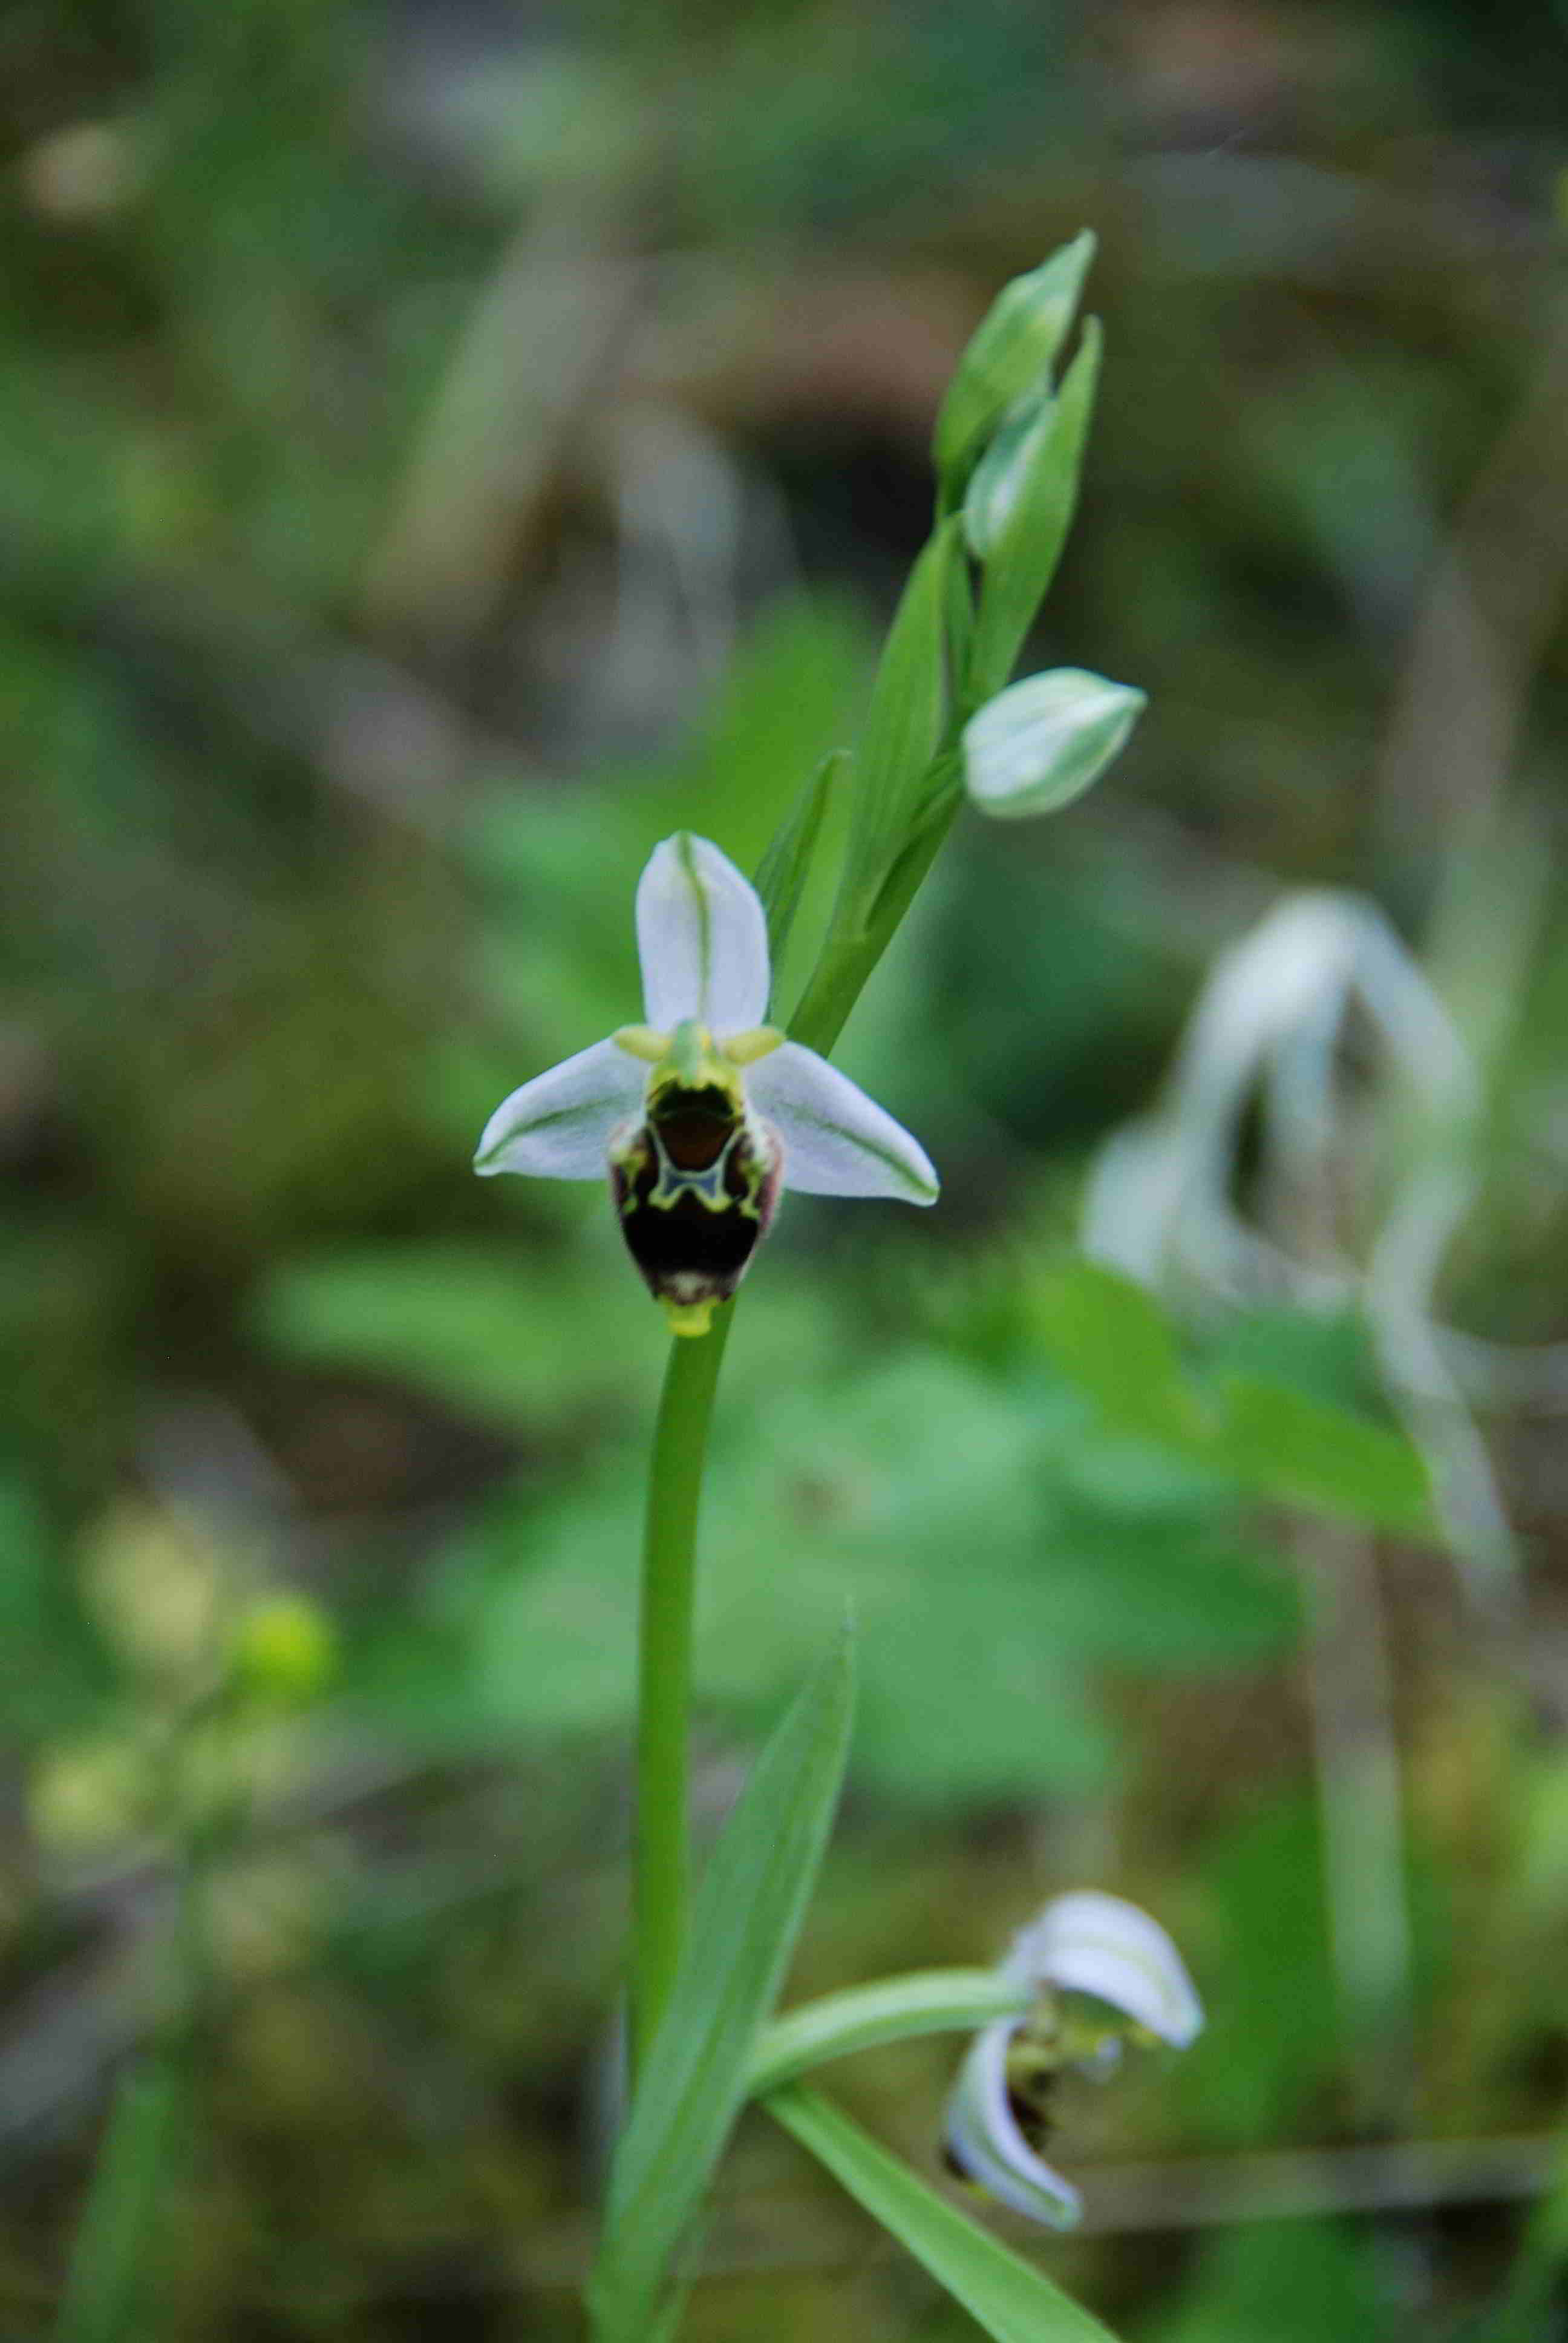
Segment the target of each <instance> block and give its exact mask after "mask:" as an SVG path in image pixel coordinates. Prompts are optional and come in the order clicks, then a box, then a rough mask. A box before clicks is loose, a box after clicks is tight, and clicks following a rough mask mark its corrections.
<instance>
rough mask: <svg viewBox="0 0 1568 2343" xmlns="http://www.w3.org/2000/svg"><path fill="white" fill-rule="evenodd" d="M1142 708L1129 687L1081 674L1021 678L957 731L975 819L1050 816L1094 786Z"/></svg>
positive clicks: (1062, 671) (1059, 671) (1069, 671)
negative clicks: (978, 814) (960, 734)
mask: <svg viewBox="0 0 1568 2343" xmlns="http://www.w3.org/2000/svg"><path fill="white" fill-rule="evenodd" d="M1147 706H1148V701H1147V699H1145V697H1144V695H1143V693H1142V692H1141V691H1138V690H1136V689H1134V688H1133V686H1132V685H1131V684H1127V683H1108V682H1107V681H1106V679H1105V678H1104V677H1103V676H1100V675H1091V674H1089V673H1088V672H1087V670H1086V669H1083V668H1076V667H1060V668H1053V669H1051V670H1050V673H1049V674H1047V675H1030V676H1026V677H1025V678H1024V679H1023V681H1022V682H1021V683H1013V684H1010V685H1009V686H1008V688H1007V689H1006V690H1005V691H1003V692H999V693H998V695H997V697H996V699H992V700H989V701H988V702H987V704H986V706H985V707H984V708H982V709H980V713H979V715H978V716H972V717H971V718H970V721H969V722H968V724H967V725H966V726H965V727H964V779H965V784H966V786H967V788H968V789H969V793H970V799H971V800H972V801H973V803H974V804H975V805H977V806H978V807H979V808H980V811H981V812H982V813H988V814H990V815H991V816H992V817H993V818H994V819H995V820H1001V821H1012V820H1024V819H1027V818H1028V817H1029V816H1030V815H1032V814H1037V813H1056V812H1058V811H1060V809H1061V808H1062V807H1063V806H1068V805H1070V804H1071V803H1072V801H1073V799H1075V798H1081V796H1082V795H1083V793H1084V791H1085V790H1086V789H1089V788H1091V786H1092V784H1093V783H1094V782H1095V781H1097V780H1098V779H1100V776H1101V773H1102V772H1104V770H1105V769H1106V767H1107V766H1108V765H1109V764H1110V763H1111V760H1112V759H1114V758H1115V757H1117V756H1119V755H1120V754H1121V749H1123V747H1124V746H1125V745H1126V741H1127V737H1128V735H1129V733H1130V732H1131V729H1132V727H1133V726H1134V724H1136V723H1137V721H1138V719H1139V717H1140V716H1141V714H1142V713H1143V710H1144V709H1145V708H1146V707H1147Z"/></svg>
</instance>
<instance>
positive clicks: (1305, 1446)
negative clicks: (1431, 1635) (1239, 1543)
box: [1217, 1375, 1432, 1532]
mask: <svg viewBox="0 0 1568 2343" xmlns="http://www.w3.org/2000/svg"><path fill="white" fill-rule="evenodd" d="M1220 1395H1221V1402H1222V1404H1223V1409H1224V1413H1223V1418H1222V1422H1221V1429H1220V1434H1219V1439H1218V1443H1217V1455H1218V1457H1219V1458H1220V1460H1221V1461H1222V1462H1223V1463H1226V1464H1228V1465H1229V1466H1230V1468H1231V1471H1232V1472H1233V1473H1235V1475H1236V1477H1237V1478H1238V1480H1241V1481H1242V1482H1244V1483H1246V1484H1247V1486H1248V1487H1250V1488H1252V1489H1255V1490H1257V1491H1258V1492H1259V1493H1261V1494H1262V1495H1264V1496H1268V1497H1274V1498H1278V1499H1280V1500H1282V1502H1283V1503H1287V1504H1294V1505H1308V1506H1321V1507H1322V1510H1323V1511H1324V1512H1326V1513H1340V1514H1343V1515H1345V1516H1347V1517H1348V1518H1349V1519H1350V1520H1352V1521H1356V1522H1368V1523H1372V1524H1373V1525H1374V1526H1375V1527H1377V1528H1380V1529H1390V1530H1407V1531H1413V1532H1420V1531H1422V1530H1430V1528H1431V1526H1432V1518H1431V1504H1430V1498H1431V1490H1430V1486H1429V1483H1428V1481H1427V1475H1426V1467H1425V1465H1424V1464H1423V1463H1422V1460H1421V1457H1420V1456H1419V1454H1418V1453H1417V1452H1416V1451H1415V1449H1414V1448H1412V1446H1411V1444H1410V1443H1409V1441H1407V1440H1406V1439H1404V1438H1403V1436H1402V1434H1401V1433H1397V1432H1392V1431H1390V1430H1388V1429H1387V1428H1386V1426H1384V1425H1382V1424H1381V1423H1368V1422H1367V1421H1366V1419H1365V1418H1364V1417H1362V1416H1357V1415H1348V1414H1347V1413H1345V1411H1344V1410H1343V1409H1342V1408H1337V1407H1330V1406H1329V1405H1327V1404H1326V1403H1324V1402H1323V1401H1322V1400H1317V1399H1309V1398H1308V1397H1307V1395H1306V1393H1304V1392H1299V1391H1295V1390H1293V1389H1292V1387H1291V1386H1290V1385H1289V1384H1288V1383H1271V1382H1268V1381H1265V1380H1264V1378H1263V1377H1261V1376H1256V1375H1232V1376H1229V1377H1227V1378H1226V1379H1225V1380H1224V1382H1222V1383H1221V1386H1220Z"/></svg>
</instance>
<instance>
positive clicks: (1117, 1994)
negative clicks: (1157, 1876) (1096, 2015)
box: [1002, 1888, 1203, 2050]
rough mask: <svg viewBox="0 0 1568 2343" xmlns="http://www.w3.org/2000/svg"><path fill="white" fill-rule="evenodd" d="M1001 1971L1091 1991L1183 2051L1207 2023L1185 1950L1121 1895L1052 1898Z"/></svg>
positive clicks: (1084, 1892) (1088, 1891) (1085, 1892)
mask: <svg viewBox="0 0 1568 2343" xmlns="http://www.w3.org/2000/svg"><path fill="white" fill-rule="evenodd" d="M1002 1969H1003V1973H1004V1975H1006V1976H1009V1977H1014V1978H1017V1979H1018V1980H1019V1981H1020V1983H1032V1984H1034V1985H1035V1986H1056V1987H1057V1988H1058V1989H1059V1990H1060V1991H1066V1992H1070V1993H1088V1994H1092V1995H1093V1996H1094V1997H1095V1999H1096V2000H1097V2001H1103V2002H1106V2003H1108V2004H1109V2005H1110V2006H1111V2008H1112V2009H1118V2010H1120V2011H1121V2014H1122V2016H1124V2017H1130V2018H1131V2020H1132V2021H1133V2023H1134V2025H1136V2026H1144V2027H1146V2028H1147V2030H1148V2031H1149V2032H1150V2033H1151V2034H1156V2035H1158V2036H1159V2037H1160V2039H1161V2041H1162V2042H1169V2043H1170V2044H1171V2046H1173V2047H1174V2048H1175V2049H1178V2050H1184V2049H1185V2048H1186V2047H1187V2045H1188V2044H1189V2043H1190V2042H1191V2041H1192V2040H1193V2038H1194V2037H1195V2036H1197V2035H1198V2034H1199V2033H1200V2032H1201V2028H1202V2025H1203V2010H1202V2005H1201V2003H1200V2001H1199V1999H1198V1996H1197V1994H1196V1993H1195V1992H1194V1991H1193V1988H1192V1980H1191V1977H1190V1976H1188V1974H1187V1971H1186V1968H1185V1967H1184V1966H1183V1965H1182V1960H1181V1954H1180V1953H1179V1952H1178V1951H1177V1950H1176V1947H1175V1946H1174V1945H1173V1944H1172V1943H1171V1939H1170V1937H1169V1936H1167V1935H1166V1933H1165V1931H1164V1929H1163V1928H1162V1927H1161V1926H1160V1923H1159V1922H1158V1920H1151V1918H1150V1916H1149V1915H1148V1913H1147V1912H1141V1911H1140V1910H1139V1908H1138V1906H1137V1905H1136V1904H1129V1903H1128V1902H1127V1901H1126V1900H1125V1898H1124V1897H1122V1896H1102V1895H1101V1894H1100V1893H1099V1892H1098V1890H1096V1889H1094V1888H1082V1889H1080V1890H1079V1891H1078V1892H1077V1893H1075V1894H1073V1895H1070V1896H1054V1897H1053V1898H1052V1899H1051V1901H1050V1903H1049V1904H1048V1905H1047V1906H1046V1907H1045V1909H1044V1911H1043V1912H1042V1913H1041V1914H1040V1917H1039V1919H1038V1920H1036V1921H1035V1922H1034V1924H1033V1926H1030V1927H1028V1928H1023V1929H1020V1932H1019V1934H1018V1935H1017V1936H1015V1937H1014V1938H1013V1940H1012V1944H1011V1946H1010V1949H1009V1952H1008V1956H1007V1958H1006V1960H1005V1961H1004V1962H1003V1963H1002Z"/></svg>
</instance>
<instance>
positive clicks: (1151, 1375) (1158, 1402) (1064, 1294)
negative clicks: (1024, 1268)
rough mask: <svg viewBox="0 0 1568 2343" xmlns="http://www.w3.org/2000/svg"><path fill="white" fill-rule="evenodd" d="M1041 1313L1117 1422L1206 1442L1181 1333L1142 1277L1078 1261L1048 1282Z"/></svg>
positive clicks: (1074, 1372) (1068, 1366) (1066, 1362)
mask: <svg viewBox="0 0 1568 2343" xmlns="http://www.w3.org/2000/svg"><path fill="white" fill-rule="evenodd" d="M1034 1315H1035V1322H1036V1324H1037V1325H1038V1327H1039V1329H1040V1334H1041V1336H1042V1338H1043V1341H1044V1344H1045V1347H1046V1349H1047V1350H1048V1351H1049V1352H1050V1355H1051V1357H1052V1358H1053V1359H1054V1360H1055V1362H1056V1363H1057V1365H1058V1366H1060V1368H1061V1370H1062V1372H1063V1373H1065V1374H1067V1375H1069V1376H1070V1377H1071V1379H1072V1381H1073V1382H1074V1383H1081V1384H1083V1385H1084V1386H1085V1388H1086V1389H1088V1390H1089V1391H1091V1392H1092V1393H1093V1394H1094V1396H1095V1398H1096V1399H1097V1400H1098V1401H1099V1403H1100V1405H1101V1409H1102V1411H1103V1412H1104V1414H1105V1416H1106V1418H1107V1420H1108V1421H1109V1422H1110V1423H1114V1424H1117V1425H1119V1426H1120V1427H1121V1429H1122V1430H1123V1431H1127V1432H1134V1433H1141V1434H1142V1435H1143V1436H1144V1437H1146V1438H1150V1439H1153V1440H1159V1441H1164V1442H1168V1443H1171V1444H1172V1445H1174V1446H1176V1447H1179V1448H1191V1447H1192V1446H1193V1445H1194V1444H1197V1443H1201V1441H1202V1439H1203V1436H1204V1424H1203V1418H1202V1413H1201V1409H1200V1407H1199V1403H1198V1401H1197V1398H1196V1396H1195V1394H1194V1393H1193V1391H1192V1389H1191V1385H1190V1384H1189V1383H1188V1380H1187V1377H1186V1375H1185V1373H1183V1371H1182V1365H1181V1354H1180V1353H1179V1352H1178V1350H1177V1347H1176V1337H1175V1335H1174V1334H1173V1332H1171V1325H1170V1322H1169V1321H1168V1320H1167V1319H1166V1318H1165V1316H1164V1314H1163V1312H1161V1309H1160V1307H1159V1305H1158V1303H1157V1302H1154V1301H1153V1300H1152V1298H1151V1296H1150V1295H1149V1294H1148V1293H1147V1292H1145V1291H1144V1289H1143V1287H1142V1286H1141V1285H1140V1284H1138V1283H1137V1282H1136V1281H1135V1280H1134V1279H1132V1278H1131V1277H1127V1276H1124V1275H1123V1274H1122V1272H1121V1271H1120V1270H1114V1269H1107V1268H1105V1267H1104V1266H1103V1265H1102V1264H1101V1262H1093V1261H1075V1262H1070V1264H1069V1265H1068V1266H1067V1267H1066V1268H1065V1269H1064V1270H1062V1271H1060V1272H1058V1273H1057V1274H1055V1275H1053V1276H1051V1277H1050V1278H1048V1279H1047V1280H1045V1281H1044V1282H1042V1284H1041V1285H1040V1288H1039V1290H1038V1292H1037V1293H1036V1294H1035V1296H1034Z"/></svg>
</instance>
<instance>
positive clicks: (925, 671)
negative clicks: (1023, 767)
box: [845, 519, 960, 910]
mask: <svg viewBox="0 0 1568 2343" xmlns="http://www.w3.org/2000/svg"><path fill="white" fill-rule="evenodd" d="M959 558H960V524H959V522H958V521H957V520H956V519H954V520H950V521H944V522H943V523H942V524H941V526H940V528H937V529H936V530H935V531H934V532H933V533H932V535H931V537H930V538H929V539H928V541H927V543H926V546H925V549H924V550H923V552H922V553H921V555H920V559H919V560H918V561H917V562H916V564H915V566H914V568H913V570H912V571H911V572H910V582H909V584H908V585H907V586H906V587H905V588H904V595H903V599H902V601H901V602H900V604H899V608H898V612H897V615H896V616H895V618H894V619H893V624H892V628H891V630H890V633H889V636H888V640H887V645H886V648H885V649H884V650H883V652H882V659H881V664H880V666H879V668H878V669H877V679H876V682H875V683H874V684H873V685H872V687H871V705H870V708H869V711H868V713H867V717H866V729H865V731H864V733H863V735H862V737H861V741H860V752H859V786H858V788H857V790H856V797H855V808H854V814H853V818H852V827H851V830H850V839H849V858H850V860H849V870H848V871H847V872H846V875H845V884H846V889H847V892H848V901H849V907H850V909H851V910H859V908H861V907H862V906H863V905H864V904H865V903H866V902H868V901H869V900H871V899H872V898H873V897H874V895H875V893H876V890H877V889H878V888H879V886H880V884H881V881H882V880H883V879H884V878H885V876H886V872H887V867H888V865H889V864H890V862H891V861H892V860H894V859H895V858H896V856H897V854H898V852H899V850H900V847H901V846H902V845H903V843H904V832H905V830H906V829H907V828H908V826H909V817H910V814H911V813H912V812H913V809H915V807H916V806H917V805H918V803H919V802H920V785H921V783H922V782H923V781H924V779H925V777H926V774H927V772H928V771H929V770H930V764H931V759H933V757H934V756H935V755H936V752H937V748H938V745H939V743H940V739H941V736H942V727H943V724H944V721H945V719H946V716H947V706H948V682H947V630H948V624H949V618H950V606H951V601H952V596H951V591H950V585H949V575H950V569H951V568H952V566H953V564H954V563H955V562H956V561H958V560H959Z"/></svg>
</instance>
